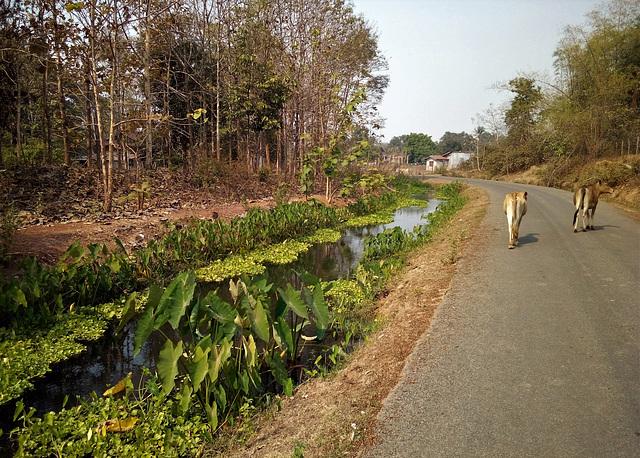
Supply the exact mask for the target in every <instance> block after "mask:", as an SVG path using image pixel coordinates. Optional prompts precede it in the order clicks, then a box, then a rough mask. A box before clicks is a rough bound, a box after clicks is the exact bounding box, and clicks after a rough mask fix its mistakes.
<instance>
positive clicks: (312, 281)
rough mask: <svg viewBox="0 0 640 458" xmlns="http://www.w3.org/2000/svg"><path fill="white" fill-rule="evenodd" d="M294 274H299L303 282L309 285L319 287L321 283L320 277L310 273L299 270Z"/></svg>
mask: <svg viewBox="0 0 640 458" xmlns="http://www.w3.org/2000/svg"><path fill="white" fill-rule="evenodd" d="M294 272H295V273H297V274H298V277H300V278H301V279H302V281H303V282H304V283H305V284H307V285H317V284H318V283H320V280H319V279H318V277H316V276H314V275H311V274H310V273H309V272H304V271H303V272H298V271H297V270H296V271H294Z"/></svg>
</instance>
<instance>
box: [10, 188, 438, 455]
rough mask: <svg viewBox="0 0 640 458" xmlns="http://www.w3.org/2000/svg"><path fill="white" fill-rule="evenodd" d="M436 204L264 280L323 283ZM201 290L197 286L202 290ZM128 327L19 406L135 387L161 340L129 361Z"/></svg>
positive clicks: (347, 237) (63, 367)
mask: <svg viewBox="0 0 640 458" xmlns="http://www.w3.org/2000/svg"><path fill="white" fill-rule="evenodd" d="M440 202H441V201H438V200H430V201H429V207H428V208H419V207H407V208H402V209H400V210H398V211H396V214H395V217H394V218H395V220H394V222H393V223H389V224H384V225H378V226H372V227H365V228H357V229H349V230H347V231H346V233H345V234H344V235H343V236H342V237H341V238H340V240H338V241H337V242H336V243H330V244H320V245H315V246H313V247H311V249H309V251H307V252H306V253H303V254H301V255H300V258H299V259H298V261H296V262H294V263H292V264H288V265H286V266H272V267H270V268H269V269H268V272H269V279H270V281H273V282H274V283H276V284H277V285H278V286H285V285H286V283H287V282H291V283H292V284H294V286H298V285H296V283H299V281H297V278H296V275H295V273H293V272H292V271H293V270H297V271H303V270H304V271H307V272H309V273H311V274H313V275H315V276H317V277H319V278H321V279H323V280H325V281H330V280H335V279H337V278H340V277H343V276H345V275H347V274H349V273H350V272H352V271H353V270H354V269H355V267H356V266H357V265H358V262H359V261H360V258H361V257H362V252H363V247H364V240H365V238H366V237H367V236H370V235H376V234H379V233H381V232H383V231H384V230H385V229H387V228H392V227H397V226H399V227H401V228H402V229H403V230H409V231H411V230H413V228H414V226H418V225H422V224H425V223H426V221H425V220H424V219H422V218H421V217H422V215H426V214H428V213H431V212H433V211H435V209H436V207H437V206H438V204H439V203H440ZM206 289H207V288H206V287H205V288H203V291H206ZM209 289H210V288H209ZM134 327H135V323H133V322H131V323H129V324H128V325H127V327H126V328H125V329H124V330H123V332H122V336H121V337H119V338H117V337H115V336H113V334H114V332H115V328H114V329H112V330H107V333H106V337H105V338H103V339H101V340H100V341H99V342H90V343H88V344H87V350H86V351H84V352H83V353H82V354H80V355H77V356H75V357H73V358H71V359H69V360H67V361H63V362H61V363H59V364H57V365H54V366H53V368H52V369H53V370H52V371H51V372H49V373H48V374H47V375H46V376H45V377H42V378H40V379H37V380H35V381H34V385H35V388H34V389H32V390H29V391H27V392H25V393H24V394H23V401H24V404H25V408H26V409H28V408H29V407H35V408H36V412H37V413H36V415H38V416H42V415H43V414H44V413H47V412H49V411H57V410H60V409H61V408H62V404H63V400H64V398H65V395H69V402H68V404H67V406H70V405H73V404H74V401H75V397H76V395H78V396H82V397H84V398H88V397H89V396H90V394H91V393H92V392H94V391H95V392H96V393H97V394H98V396H101V395H102V393H103V392H104V391H105V390H106V389H107V388H108V387H110V386H114V385H115V384H116V383H118V382H119V381H120V380H122V379H123V378H124V377H125V376H126V375H127V374H128V373H129V372H132V374H133V376H132V379H133V383H134V386H136V387H137V386H138V384H139V383H141V379H142V374H143V371H142V368H143V367H144V366H146V367H149V368H150V369H151V370H152V371H153V369H154V368H155V366H156V362H157V358H158V354H159V352H160V349H161V347H162V343H163V342H162V341H160V340H154V339H153V334H152V338H151V339H150V340H149V341H147V343H146V344H145V345H144V346H143V348H142V350H141V351H140V353H138V355H137V356H136V357H135V358H134V357H133V345H134V344H133V335H134V329H135V328H134ZM142 382H143V381H142ZM14 410H15V403H14V402H9V403H7V404H5V405H3V406H0V429H3V430H4V432H5V434H6V433H7V432H8V431H9V430H10V429H12V427H14V426H15V425H12V421H11V420H12V418H13V412H14ZM0 451H1V447H0Z"/></svg>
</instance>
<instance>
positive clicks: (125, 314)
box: [116, 291, 138, 334]
mask: <svg viewBox="0 0 640 458" xmlns="http://www.w3.org/2000/svg"><path fill="white" fill-rule="evenodd" d="M137 294H138V293H136V292H135V291H134V292H133V293H131V294H130V295H129V297H128V298H127V300H126V302H125V303H124V309H123V310H122V318H120V323H119V324H118V329H116V334H119V333H120V331H122V328H124V327H125V326H126V325H127V323H128V322H129V320H131V318H133V317H134V316H135V314H136V296H137Z"/></svg>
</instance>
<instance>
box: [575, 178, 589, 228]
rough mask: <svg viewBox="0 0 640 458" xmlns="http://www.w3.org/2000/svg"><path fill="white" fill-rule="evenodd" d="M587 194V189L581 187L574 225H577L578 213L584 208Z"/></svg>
mask: <svg viewBox="0 0 640 458" xmlns="http://www.w3.org/2000/svg"><path fill="white" fill-rule="evenodd" d="M586 192H587V188H585V187H581V188H580V190H579V191H578V194H577V196H576V212H575V213H574V214H573V225H574V226H575V225H576V218H577V217H578V213H579V212H580V209H581V208H582V207H584V195H585V193H586Z"/></svg>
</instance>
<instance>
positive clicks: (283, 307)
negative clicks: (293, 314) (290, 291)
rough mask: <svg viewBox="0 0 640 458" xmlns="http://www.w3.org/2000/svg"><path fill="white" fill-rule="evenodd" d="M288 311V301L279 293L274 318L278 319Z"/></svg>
mask: <svg viewBox="0 0 640 458" xmlns="http://www.w3.org/2000/svg"><path fill="white" fill-rule="evenodd" d="M286 311H287V303H286V302H285V301H284V299H283V298H282V297H281V295H280V294H278V299H277V301H276V310H275V313H274V315H273V318H274V319H275V320H277V319H278V318H280V317H281V316H283V315H284V313H285V312H286Z"/></svg>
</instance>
